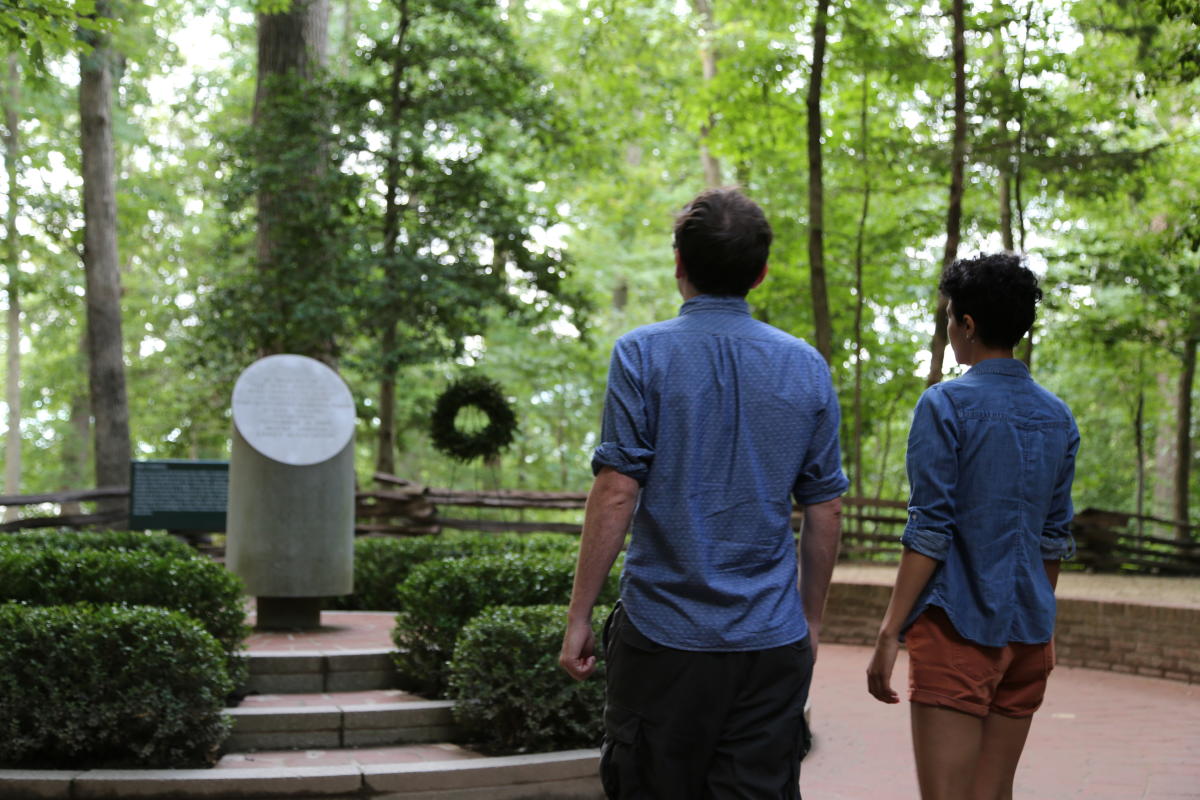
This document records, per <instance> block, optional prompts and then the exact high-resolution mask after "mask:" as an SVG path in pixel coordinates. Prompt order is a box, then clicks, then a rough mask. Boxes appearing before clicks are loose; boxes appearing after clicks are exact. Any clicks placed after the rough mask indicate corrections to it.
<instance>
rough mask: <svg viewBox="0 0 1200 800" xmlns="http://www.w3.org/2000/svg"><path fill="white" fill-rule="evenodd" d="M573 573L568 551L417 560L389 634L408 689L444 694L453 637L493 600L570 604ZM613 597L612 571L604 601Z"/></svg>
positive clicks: (505, 603)
mask: <svg viewBox="0 0 1200 800" xmlns="http://www.w3.org/2000/svg"><path fill="white" fill-rule="evenodd" d="M574 576H575V557H574V556H573V555H571V554H569V553H507V554H505V555H501V556H474V557H470V558H461V559H444V560H441V561H427V562H425V563H424V564H420V565H418V566H416V567H414V568H413V570H412V572H411V573H410V574H409V576H408V579H407V580H405V581H404V583H402V584H400V588H399V589H397V591H396V594H397V598H398V600H399V603H400V609H401V610H400V612H399V613H398V614H397V615H396V628H395V630H393V631H392V639H393V641H395V643H396V645H397V647H398V648H399V652H397V653H396V656H395V659H396V666H397V668H398V670H399V672H400V676H401V678H402V679H403V680H404V681H405V682H406V684H407V685H408V686H409V688H412V689H415V690H417V691H421V692H424V693H427V694H432V695H435V696H441V695H442V694H443V693H444V692H445V688H446V677H447V662H448V661H449V660H450V657H451V656H452V655H453V654H454V642H455V640H456V639H457V638H458V633H459V631H460V630H462V627H463V626H464V625H466V624H467V622H468V621H469V620H470V619H471V618H472V617H474V616H475V615H477V614H479V613H480V612H481V611H483V610H484V609H485V608H488V607H489V606H534V605H544V604H547V603H566V602H567V601H568V600H570V598H571V583H572V581H573V579H574ZM616 599H617V575H616V573H615V572H614V573H613V574H612V575H610V576H609V579H608V583H607V584H606V586H605V589H604V591H603V592H602V593H601V597H600V601H599V602H601V603H615V602H616Z"/></svg>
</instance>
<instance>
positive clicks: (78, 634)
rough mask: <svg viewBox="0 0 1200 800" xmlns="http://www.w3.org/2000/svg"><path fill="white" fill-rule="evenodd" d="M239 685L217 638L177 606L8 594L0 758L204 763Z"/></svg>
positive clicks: (2, 607)
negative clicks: (47, 602)
mask: <svg viewBox="0 0 1200 800" xmlns="http://www.w3.org/2000/svg"><path fill="white" fill-rule="evenodd" d="M232 689H233V682H232V681H231V680H230V678H229V675H228V674H227V673H226V670H225V656H224V653H223V652H222V650H221V646H220V644H218V642H217V641H216V639H214V638H213V637H212V636H211V635H209V634H208V633H207V632H205V630H204V629H203V628H202V627H201V626H200V624H199V623H197V622H196V621H195V620H193V619H191V618H189V617H187V616H185V615H183V614H181V613H179V612H177V611H167V610H166V609H161V608H143V607H122V606H92V605H89V604H79V605H70V606H44V607H36V606H26V605H21V604H18V603H7V604H0V765H3V766H9V767H11V766H27V767H39V768H46V767H50V768H55V767H57V768H60V769H79V768H86V767H94V766H125V765H129V766H145V767H184V766H206V765H209V764H212V763H213V762H214V761H215V760H216V756H217V750H218V748H219V747H220V745H221V742H222V741H224V739H225V737H226V736H227V735H228V733H229V729H230V727H231V723H230V721H229V720H228V718H226V717H224V716H223V715H222V713H221V711H222V708H223V707H224V705H225V703H224V699H225V696H226V695H227V694H228V693H229V692H230V691H232Z"/></svg>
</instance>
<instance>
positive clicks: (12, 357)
mask: <svg viewBox="0 0 1200 800" xmlns="http://www.w3.org/2000/svg"><path fill="white" fill-rule="evenodd" d="M20 99H21V68H20V62H19V59H18V57H17V54H16V53H9V56H8V72H7V75H6V78H5V85H4V92H3V98H2V100H0V102H2V103H3V105H4V164H5V168H6V171H7V173H8V202H7V209H6V211H5V214H4V244H5V262H6V263H7V266H8V312H7V317H6V320H5V331H6V334H7V335H6V337H5V340H4V346H5V364H6V367H7V369H6V370H5V373H4V381H5V384H4V400H5V404H6V406H7V407H8V431H7V433H6V434H5V439H4V493H5V494H20V492H21V238H20V236H21V234H20V231H19V230H18V229H17V209H18V207H19V206H20V193H21V131H20V122H21V119H20ZM16 512H17V509H16V508H15V507H13V506H8V507H6V508H5V509H4V519H5V521H8V520H11V519H13V518H14V517H15V516H16Z"/></svg>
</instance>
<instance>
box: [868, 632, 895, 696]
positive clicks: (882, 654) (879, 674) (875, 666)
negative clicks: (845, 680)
mask: <svg viewBox="0 0 1200 800" xmlns="http://www.w3.org/2000/svg"><path fill="white" fill-rule="evenodd" d="M899 652H900V641H899V639H898V638H897V637H896V636H889V635H887V634H884V633H880V634H879V638H878V639H876V640H875V652H874V653H873V654H872V655H871V663H870V665H869V666H868V667H867V691H868V692H870V693H871V696H872V697H874V698H875V699H876V700H878V701H879V702H881V703H899V702H900V696H899V695H898V694H896V692H895V690H893V689H892V670H893V669H894V668H895V666H896V655H897V654H898V653H899Z"/></svg>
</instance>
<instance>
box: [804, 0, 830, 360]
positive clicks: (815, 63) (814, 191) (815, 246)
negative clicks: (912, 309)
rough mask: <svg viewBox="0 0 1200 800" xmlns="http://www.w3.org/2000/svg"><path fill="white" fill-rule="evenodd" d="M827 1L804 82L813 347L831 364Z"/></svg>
mask: <svg viewBox="0 0 1200 800" xmlns="http://www.w3.org/2000/svg"><path fill="white" fill-rule="evenodd" d="M828 27H829V0H817V12H816V16H815V17H814V19H813V51H812V71H811V73H810V75H809V81H808V101H807V105H808V269H809V281H810V286H811V292H812V306H813V328H814V332H815V334H816V347H817V350H818V351H819V352H820V353H821V355H822V356H823V357H824V358H825V361H826V363H832V358H833V322H832V321H831V320H830V318H829V293H828V291H827V290H826V288H825V183H824V171H823V166H822V160H821V159H822V155H821V140H822V136H821V133H822V130H823V128H822V126H821V80H822V77H823V75H824V71H825V39H826V34H827V30H828Z"/></svg>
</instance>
